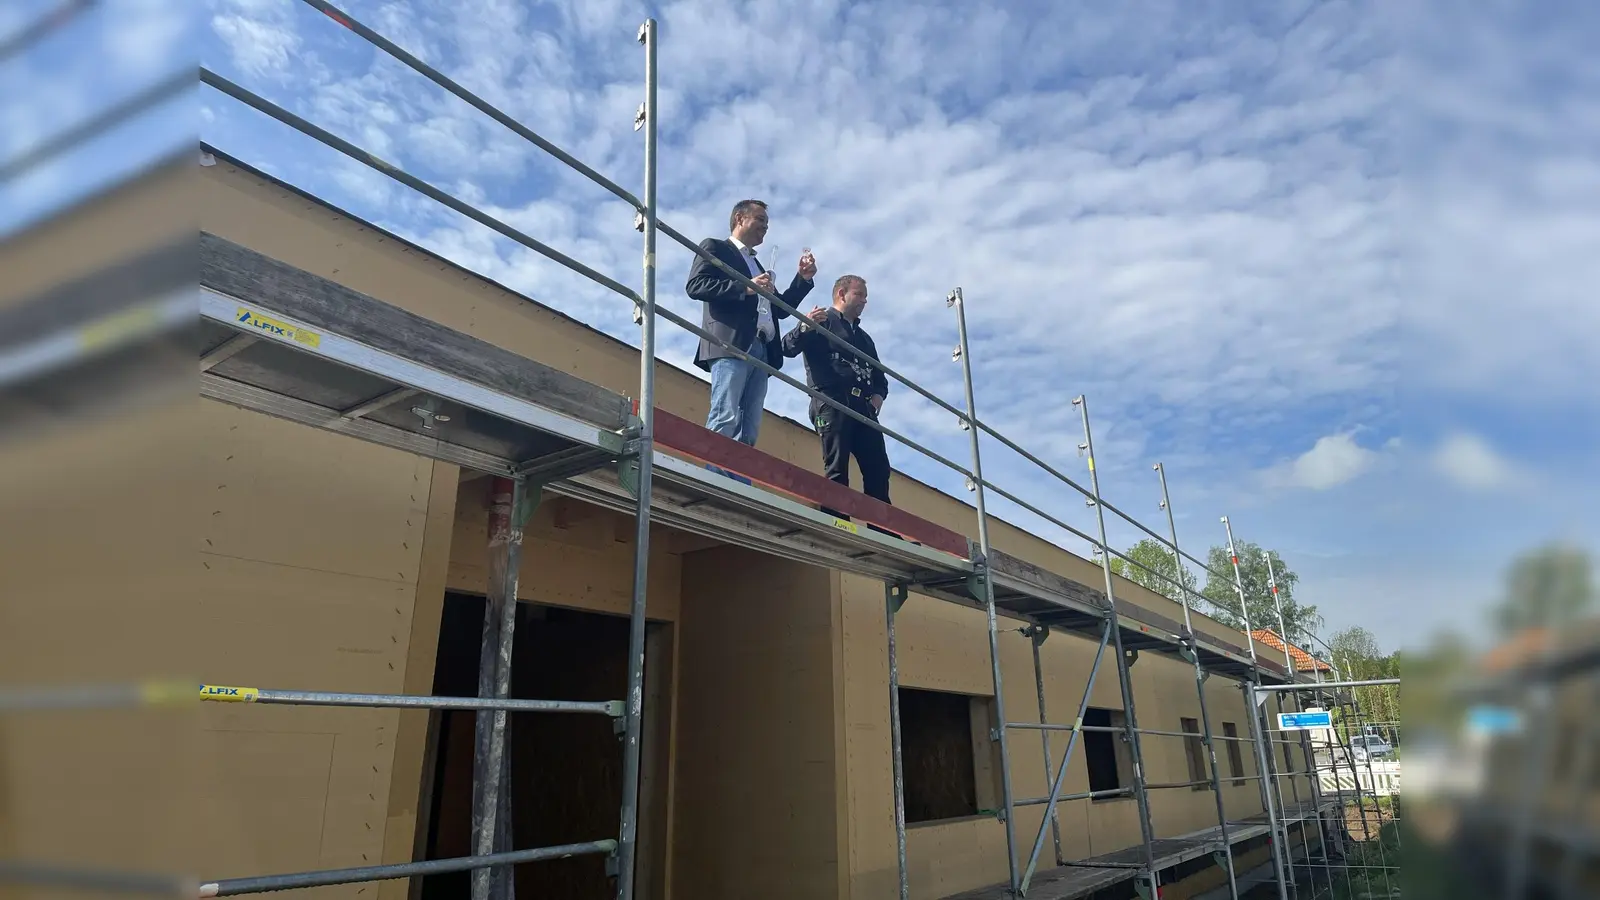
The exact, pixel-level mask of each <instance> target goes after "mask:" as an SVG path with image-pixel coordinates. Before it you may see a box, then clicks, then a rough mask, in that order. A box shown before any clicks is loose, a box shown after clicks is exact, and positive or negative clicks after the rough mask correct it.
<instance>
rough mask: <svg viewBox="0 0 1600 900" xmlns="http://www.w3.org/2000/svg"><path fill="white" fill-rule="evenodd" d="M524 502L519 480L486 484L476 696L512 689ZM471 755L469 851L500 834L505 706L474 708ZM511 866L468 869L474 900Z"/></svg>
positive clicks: (493, 890)
mask: <svg viewBox="0 0 1600 900" xmlns="http://www.w3.org/2000/svg"><path fill="white" fill-rule="evenodd" d="M527 502H528V491H527V483H526V482H525V481H524V480H523V479H520V478H518V479H514V480H513V479H510V478H496V479H494V481H493V482H492V483H491V486H490V489H489V579H488V590H487V591H486V594H487V597H486V598H485V599H486V602H485V603H484V609H483V643H482V645H481V648H480V650H479V655H478V696H479V697H485V698H493V699H496V700H504V699H506V698H507V697H509V696H510V694H511V650H512V647H513V642H514V640H515V637H516V626H517V575H518V570H519V569H520V567H521V563H522V526H523V523H524V513H525V509H524V507H525V506H526V504H527ZM475 731H476V735H475V737H476V746H475V748H474V753H473V760H472V850H473V855H475V856H488V855H490V854H492V853H493V852H494V851H495V844H496V837H497V836H498V835H501V834H502V833H503V832H502V829H503V828H504V824H503V822H502V821H501V817H500V810H501V802H500V800H501V798H500V793H501V779H502V777H503V776H504V774H505V772H506V769H507V766H506V763H505V758H506V757H505V738H506V711H505V710H504V709H497V710H495V711H493V712H492V713H485V712H480V713H478V718H477V724H476V728H475ZM510 874H511V870H510V869H509V868H499V869H494V868H482V869H474V870H473V871H472V900H491V898H492V897H493V896H495V895H497V894H500V892H501V891H502V890H503V889H497V886H498V885H499V884H501V883H503V882H509V877H510Z"/></svg>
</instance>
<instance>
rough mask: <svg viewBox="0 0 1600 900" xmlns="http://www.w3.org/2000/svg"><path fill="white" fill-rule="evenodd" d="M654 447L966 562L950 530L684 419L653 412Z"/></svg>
mask: <svg viewBox="0 0 1600 900" xmlns="http://www.w3.org/2000/svg"><path fill="white" fill-rule="evenodd" d="M655 438H656V443H657V444H659V445H661V446H662V447H665V448H669V449H672V450H676V451H678V452H679V453H682V454H685V455H687V456H691V457H693V458H695V459H698V460H701V461H703V462H708V463H711V464H712V465H716V466H720V467H722V468H724V469H727V470H729V471H730V472H738V473H739V474H740V475H743V476H745V477H746V478H749V479H750V480H751V481H754V482H758V483H760V484H762V485H764V486H767V487H771V488H773V489H774V490H777V491H781V492H783V493H786V494H790V495H793V496H795V497H797V498H799V499H800V500H802V501H805V502H808V503H815V504H817V505H819V506H826V507H828V508H830V509H835V510H838V511H839V512H842V513H844V514H845V515H847V516H849V517H850V518H851V520H852V521H854V522H870V523H872V524H873V525H876V526H878V527H879V528H883V529H885V530H888V531H893V532H895V533H896V534H899V535H901V536H903V537H907V538H910V539H911V540H914V541H917V542H918V543H921V544H923V545H924V546H927V547H932V548H934V549H937V550H943V551H944V552H946V553H950V554H953V555H955V556H959V557H961V558H962V559H965V558H966V556H967V539H966V537H965V536H964V535H962V534H959V533H957V532H955V531H951V530H950V529H948V528H944V527H942V526H939V525H935V524H933V523H932V522H929V521H928V520H926V519H922V518H918V517H917V516H914V515H912V514H910V513H908V512H906V511H905V510H903V509H899V508H897V507H894V506H890V505H889V504H887V503H884V502H883V501H881V500H877V499H874V498H872V497H868V496H867V495H866V494H863V493H861V492H859V491H855V490H852V489H850V488H847V487H845V486H844V485H842V484H838V483H836V482H834V481H832V480H830V479H828V478H826V477H824V476H822V475H818V474H817V473H815V472H812V471H809V470H806V469H802V468H800V467H799V466H797V465H794V464H793V463H790V462H786V461H784V460H781V459H778V458H777V457H775V456H772V455H770V454H767V453H763V452H762V451H760V450H757V449H756V448H754V447H751V446H749V445H748V444H743V443H740V442H739V441H736V440H734V439H732V438H729V437H724V436H722V435H720V434H717V433H716V432H714V431H711V430H709V429H707V428H705V427H703V426H700V425H696V424H695V423H693V422H691V421H689V420H688V419H684V418H681V417H679V416H675V415H673V414H672V413H669V412H666V411H664V410H662V409H660V408H657V409H656V418H655Z"/></svg>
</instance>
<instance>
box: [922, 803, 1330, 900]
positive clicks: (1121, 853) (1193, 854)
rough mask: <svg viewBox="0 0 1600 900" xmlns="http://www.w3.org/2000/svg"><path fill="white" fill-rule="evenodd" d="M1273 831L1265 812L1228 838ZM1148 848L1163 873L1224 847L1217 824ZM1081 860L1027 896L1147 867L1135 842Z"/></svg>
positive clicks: (985, 899)
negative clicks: (1132, 844) (1128, 845)
mask: <svg viewBox="0 0 1600 900" xmlns="http://www.w3.org/2000/svg"><path fill="white" fill-rule="evenodd" d="M1323 806H1324V807H1325V808H1328V807H1332V806H1336V804H1330V803H1327V802H1324V804H1323ZM1312 810H1313V805H1312V804H1311V803H1302V804H1300V805H1299V806H1298V807H1292V808H1291V816H1290V818H1289V821H1290V822H1291V823H1293V822H1299V821H1306V820H1308V819H1311V818H1312V817H1313V813H1312ZM1270 830H1271V829H1270V828H1269V826H1268V824H1267V815H1266V813H1261V814H1260V815H1255V816H1251V817H1249V818H1246V819H1241V820H1239V821H1236V822H1235V821H1230V822H1229V823H1228V842H1229V844H1233V845H1237V844H1241V843H1243V842H1245V841H1248V840H1251V839H1252V838H1257V837H1260V836H1261V835H1264V834H1267V833H1268V832H1269V831H1270ZM1150 846H1151V854H1152V856H1153V857H1154V859H1155V868H1156V871H1158V872H1160V871H1164V870H1166V869H1170V868H1172V867H1173V866H1180V865H1183V864H1184V863H1186V862H1189V861H1191V860H1195V859H1199V858H1200V857H1202V856H1206V855H1208V854H1210V853H1214V852H1216V851H1219V850H1221V849H1222V829H1221V828H1220V827H1217V826H1213V827H1211V828H1206V829H1203V830H1201V831H1196V832H1193V833H1192V834H1186V835H1183V836H1181V837H1175V838H1162V839H1158V840H1156V841H1154V842H1152V843H1151V845H1150ZM1078 862H1079V863H1080V865H1075V866H1058V867H1056V868H1053V869H1044V870H1042V871H1040V872H1039V873H1038V874H1037V875H1035V876H1034V878H1033V882H1032V883H1031V884H1030V885H1029V886H1028V900H1075V898H1078V897H1086V896H1088V895H1090V894H1092V893H1094V892H1095V891H1098V890H1101V889H1103V888H1107V887H1110V886H1112V885H1114V884H1121V883H1122V882H1124V881H1130V880H1132V879H1134V878H1136V877H1138V875H1139V870H1140V868H1142V867H1143V866H1144V845H1143V844H1135V845H1134V846H1132V847H1125V848H1123V849H1121V850H1115V851H1113V852H1111V853H1104V854H1101V855H1099V856H1093V857H1090V858H1088V859H1084V860H1079V861H1078ZM944 900H1012V897H1011V888H1010V886H1009V885H1007V884H1003V883H1002V884H994V885H989V886H988V887H983V888H977V889H975V890H971V891H966V892H963V893H960V894H951V895H949V896H947V897H945V898H944Z"/></svg>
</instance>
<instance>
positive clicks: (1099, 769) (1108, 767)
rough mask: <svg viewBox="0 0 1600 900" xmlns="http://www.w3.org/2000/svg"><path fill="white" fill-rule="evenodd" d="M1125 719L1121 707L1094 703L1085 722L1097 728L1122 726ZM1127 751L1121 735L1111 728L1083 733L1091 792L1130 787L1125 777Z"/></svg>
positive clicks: (1087, 712) (1086, 711)
mask: <svg viewBox="0 0 1600 900" xmlns="http://www.w3.org/2000/svg"><path fill="white" fill-rule="evenodd" d="M1125 722H1126V720H1125V719H1123V717H1122V711H1121V710H1113V709H1101V708H1099V707H1093V706H1091V707H1089V708H1088V709H1087V710H1085V711H1084V714H1083V724H1084V725H1086V726H1090V727H1093V728H1121V727H1123V726H1124V724H1125ZM1126 753H1127V749H1126V744H1125V743H1124V742H1123V740H1122V735H1121V734H1118V733H1116V732H1111V731H1085V732H1084V733H1083V759H1084V762H1085V764H1086V765H1087V766H1088V767H1089V790H1090V791H1096V792H1098V791H1115V790H1119V789H1121V788H1124V787H1127V783H1126V782H1125V781H1124V777H1125V775H1126V773H1127V772H1128V765H1127V762H1126V761H1125V760H1124V758H1123V757H1124V756H1125V754H1126ZM1096 799H1111V798H1096Z"/></svg>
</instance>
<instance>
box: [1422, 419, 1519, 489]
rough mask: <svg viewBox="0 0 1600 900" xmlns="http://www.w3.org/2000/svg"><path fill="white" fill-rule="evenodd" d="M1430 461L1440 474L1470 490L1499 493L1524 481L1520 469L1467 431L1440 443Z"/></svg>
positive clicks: (1480, 438)
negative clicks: (1495, 491)
mask: <svg viewBox="0 0 1600 900" xmlns="http://www.w3.org/2000/svg"><path fill="white" fill-rule="evenodd" d="M1431 462H1432V463H1433V467H1434V470H1435V471H1437V472H1438V473H1439V474H1441V475H1443V476H1444V477H1445V478H1447V479H1449V480H1450V481H1451V482H1452V483H1453V484H1455V485H1457V486H1458V487H1463V488H1467V489H1469V490H1476V491H1491V490H1498V489H1500V488H1504V487H1509V486H1511V485H1513V484H1515V483H1516V482H1518V481H1520V480H1522V476H1521V473H1520V471H1519V469H1518V468H1517V466H1516V465H1514V464H1513V463H1512V462H1511V461H1510V460H1508V459H1506V458H1505V457H1503V456H1501V455H1500V454H1499V453H1498V452H1497V451H1496V450H1495V449H1494V447H1492V446H1490V445H1489V442H1488V441H1486V440H1484V439H1483V438H1482V437H1480V436H1479V435H1476V434H1471V433H1469V432H1464V431H1458V432H1455V433H1453V434H1450V435H1448V436H1447V437H1445V438H1444V440H1442V441H1440V442H1439V446H1438V447H1437V448H1436V449H1435V450H1434V452H1433V457H1432V460H1431Z"/></svg>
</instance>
